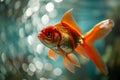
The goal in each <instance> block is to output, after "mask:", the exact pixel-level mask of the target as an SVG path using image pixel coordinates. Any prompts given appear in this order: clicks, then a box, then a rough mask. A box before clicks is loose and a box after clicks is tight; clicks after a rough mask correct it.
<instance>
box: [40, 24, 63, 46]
mask: <svg viewBox="0 0 120 80" xmlns="http://www.w3.org/2000/svg"><path fill="white" fill-rule="evenodd" d="M38 38H39V40H40V41H41V42H42V43H43V44H44V45H45V46H47V47H49V48H52V47H54V46H56V45H58V43H59V42H60V40H61V34H60V32H59V31H58V30H57V29H56V28H55V27H54V26H47V27H45V28H43V29H42V30H41V31H40V32H39V33H38Z"/></svg>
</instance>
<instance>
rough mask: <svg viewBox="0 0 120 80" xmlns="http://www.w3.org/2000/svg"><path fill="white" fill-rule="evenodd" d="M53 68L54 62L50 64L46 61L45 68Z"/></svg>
mask: <svg viewBox="0 0 120 80" xmlns="http://www.w3.org/2000/svg"><path fill="white" fill-rule="evenodd" d="M52 69H53V66H52V64H50V63H46V64H45V70H47V71H51V70H52Z"/></svg>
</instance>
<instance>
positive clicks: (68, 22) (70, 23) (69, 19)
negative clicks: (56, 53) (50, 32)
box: [61, 9, 81, 36]
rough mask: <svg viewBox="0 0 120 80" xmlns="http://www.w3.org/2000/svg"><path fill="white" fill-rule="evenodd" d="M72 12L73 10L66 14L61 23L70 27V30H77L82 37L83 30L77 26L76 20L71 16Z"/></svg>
mask: <svg viewBox="0 0 120 80" xmlns="http://www.w3.org/2000/svg"><path fill="white" fill-rule="evenodd" d="M72 10H73V9H70V10H68V11H66V12H65V13H64V15H63V17H62V19H61V23H62V24H63V25H67V26H68V27H70V29H72V30H75V31H76V32H77V33H78V34H79V35H80V36H81V34H80V33H81V30H80V28H79V26H78V25H77V24H76V22H75V20H74V19H73V18H72V16H71V11H72ZM65 27H66V26H65Z"/></svg>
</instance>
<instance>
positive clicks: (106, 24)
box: [82, 19, 113, 74]
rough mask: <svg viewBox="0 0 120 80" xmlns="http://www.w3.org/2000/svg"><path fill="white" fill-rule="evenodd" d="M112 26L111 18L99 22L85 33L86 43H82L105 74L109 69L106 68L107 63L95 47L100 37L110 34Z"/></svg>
mask: <svg viewBox="0 0 120 80" xmlns="http://www.w3.org/2000/svg"><path fill="white" fill-rule="evenodd" d="M112 27H113V21H112V20H110V19H108V20H104V21H102V22H100V23H98V24H97V25H95V27H94V28H93V29H91V30H90V31H89V32H87V33H86V34H84V43H83V44H82V46H83V48H84V49H85V51H86V53H87V54H88V56H89V58H91V59H92V61H93V62H94V63H95V64H96V66H97V67H98V69H99V70H100V71H101V72H102V73H104V74H107V73H108V70H107V68H106V65H105V64H104V62H103V61H102V59H101V58H100V55H99V53H98V51H97V50H96V49H95V47H94V42H95V41H96V40H97V39H100V38H101V37H103V36H105V35H106V34H108V33H109V32H110V30H111V28H112Z"/></svg>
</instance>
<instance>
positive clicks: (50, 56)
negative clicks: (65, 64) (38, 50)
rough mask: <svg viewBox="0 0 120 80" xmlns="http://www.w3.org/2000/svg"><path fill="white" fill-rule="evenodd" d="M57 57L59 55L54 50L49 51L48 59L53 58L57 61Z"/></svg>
mask: <svg viewBox="0 0 120 80" xmlns="http://www.w3.org/2000/svg"><path fill="white" fill-rule="evenodd" d="M57 56H58V55H57V54H56V53H55V52H54V51H53V50H51V49H49V51H48V57H49V58H51V59H52V60H56V59H57Z"/></svg>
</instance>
